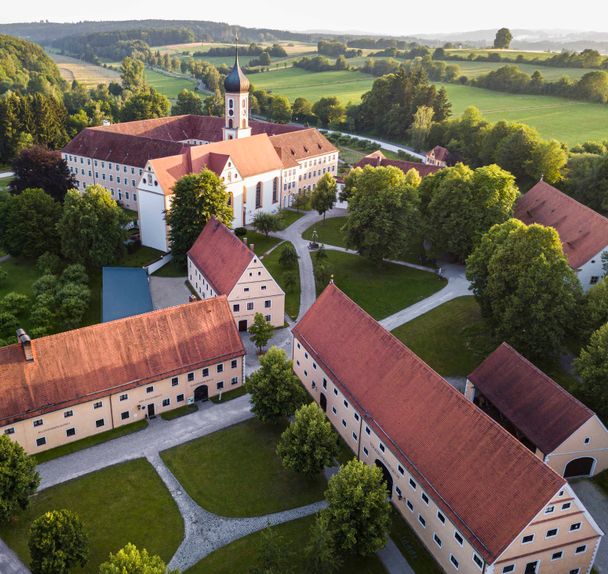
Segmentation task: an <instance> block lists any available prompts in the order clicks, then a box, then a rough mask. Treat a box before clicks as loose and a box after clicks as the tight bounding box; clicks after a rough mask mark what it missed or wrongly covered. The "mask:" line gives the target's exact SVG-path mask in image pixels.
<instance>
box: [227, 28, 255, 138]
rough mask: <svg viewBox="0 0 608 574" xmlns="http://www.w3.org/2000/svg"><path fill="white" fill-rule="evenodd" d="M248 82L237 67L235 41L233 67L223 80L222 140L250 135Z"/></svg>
mask: <svg viewBox="0 0 608 574" xmlns="http://www.w3.org/2000/svg"><path fill="white" fill-rule="evenodd" d="M249 85H250V84H249V80H248V79H247V76H245V74H244V73H243V70H241V66H240V65H239V44H238V38H237V39H236V55H235V58H234V66H233V67H232V70H231V71H230V73H229V74H228V75H227V76H226V79H225V80H224V89H225V91H226V95H225V109H224V118H225V125H224V140H233V139H238V138H246V137H249V136H250V135H251V128H250V127H249Z"/></svg>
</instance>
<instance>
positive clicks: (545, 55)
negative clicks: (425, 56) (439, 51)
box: [446, 48, 556, 60]
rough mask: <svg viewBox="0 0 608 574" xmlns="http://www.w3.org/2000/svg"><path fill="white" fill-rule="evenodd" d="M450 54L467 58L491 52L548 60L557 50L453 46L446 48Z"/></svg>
mask: <svg viewBox="0 0 608 574" xmlns="http://www.w3.org/2000/svg"><path fill="white" fill-rule="evenodd" d="M446 52H447V53H448V54H457V55H459V56H464V57H465V58H467V57H468V56H469V55H470V54H473V55H474V56H488V55H489V54H500V55H501V56H502V57H503V58H512V59H513V60H515V59H516V58H517V57H518V56H523V57H524V59H526V60H532V59H534V58H538V59H542V60H547V59H549V58H551V57H552V56H555V54H556V52H540V51H539V52H534V51H527V50H495V49H493V48H486V49H482V48H480V49H472V48H451V49H448V50H446Z"/></svg>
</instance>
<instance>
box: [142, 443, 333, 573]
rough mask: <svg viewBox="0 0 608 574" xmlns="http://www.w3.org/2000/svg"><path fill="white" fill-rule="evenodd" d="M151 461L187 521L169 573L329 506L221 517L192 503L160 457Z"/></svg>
mask: <svg viewBox="0 0 608 574" xmlns="http://www.w3.org/2000/svg"><path fill="white" fill-rule="evenodd" d="M147 458H148V461H149V462H150V464H151V465H152V466H153V467H154V468H155V469H156V472H158V474H159V476H160V477H161V479H162V481H163V482H164V483H165V486H166V487H167V488H168V489H169V492H170V493H171V496H172V497H173V498H174V500H175V502H176V503H177V506H178V508H179V510H180V512H181V515H182V517H183V519H184V530H185V534H184V540H183V541H182V543H181V544H180V546H179V548H178V549H177V552H176V553H175V555H174V556H173V558H172V559H171V562H170V564H169V569H174V568H179V569H180V570H181V571H182V572H184V571H185V570H187V569H188V568H190V567H191V566H194V564H196V563H197V562H199V561H200V560H202V559H203V558H204V557H205V556H207V555H208V554H211V552H213V551H214V550H217V549H218V548H221V547H222V546H226V544H230V543H231V542H233V541H234V540H237V539H238V538H242V537H243V536H247V535H248V534H252V533H253V532H257V531H258V530H262V529H263V528H266V526H268V525H271V526H273V525H276V524H282V523H284V522H289V521H290V520H295V519H297V518H302V517H304V516H309V515H310V514H314V513H315V512H318V511H319V510H321V509H322V508H324V507H325V506H326V505H327V504H326V502H325V501H321V502H316V503H314V504H309V505H308V506H302V507H300V508H294V509H292V510H286V511H284V512H277V513H275V514H267V515H265V516H254V517H250V518H227V517H223V516H218V515H217V514H213V513H212V512H208V511H207V510H205V509H204V508H201V507H200V506H199V505H198V504H197V503H196V502H194V500H192V498H191V497H190V496H189V495H188V494H187V493H186V492H185V491H184V489H183V488H182V486H181V484H180V483H179V482H178V481H177V479H176V478H175V477H174V476H173V474H172V473H171V471H170V470H169V469H168V468H167V467H166V466H165V464H164V463H163V461H162V459H161V458H160V456H158V455H152V456H148V457H147Z"/></svg>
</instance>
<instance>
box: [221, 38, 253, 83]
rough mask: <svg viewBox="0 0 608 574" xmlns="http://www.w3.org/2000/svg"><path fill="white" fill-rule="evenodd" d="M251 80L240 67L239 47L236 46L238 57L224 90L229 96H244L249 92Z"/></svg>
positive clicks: (235, 59) (227, 77)
mask: <svg viewBox="0 0 608 574" xmlns="http://www.w3.org/2000/svg"><path fill="white" fill-rule="evenodd" d="M250 85H251V84H250V83H249V80H248V79H247V76H246V75H245V74H244V73H243V70H241V66H240V65H239V47H238V44H237V46H236V56H235V58H234V66H233V67H232V70H231V71H230V73H229V74H228V75H227V76H226V79H225V80H224V89H225V90H226V92H227V93H229V94H242V93H243V92H248V91H249V86H250Z"/></svg>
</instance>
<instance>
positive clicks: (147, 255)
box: [117, 246, 164, 267]
mask: <svg viewBox="0 0 608 574" xmlns="http://www.w3.org/2000/svg"><path fill="white" fill-rule="evenodd" d="M163 255H164V253H163V252H162V251H159V250H158V249H152V247H144V246H142V247H140V248H139V249H137V251H135V252H134V253H130V254H128V255H126V256H125V258H124V259H123V260H122V261H121V262H120V263H118V264H117V265H118V266H119V267H145V266H146V265H150V263H154V262H155V261H157V260H158V259H160V258H161V257H162V256H163Z"/></svg>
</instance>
